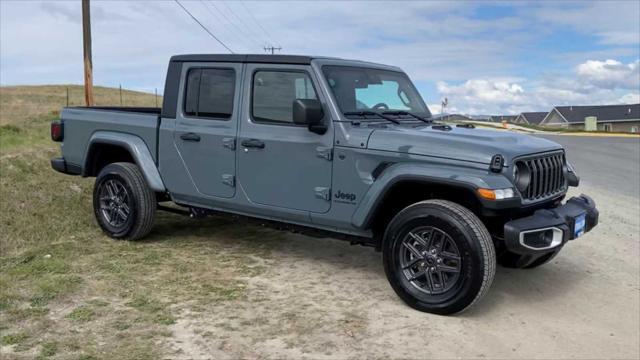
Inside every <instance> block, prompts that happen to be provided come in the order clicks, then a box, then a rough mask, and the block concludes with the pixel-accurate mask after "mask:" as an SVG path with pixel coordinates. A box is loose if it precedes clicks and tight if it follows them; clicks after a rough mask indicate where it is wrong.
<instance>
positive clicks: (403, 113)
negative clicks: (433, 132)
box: [383, 111, 433, 124]
mask: <svg viewBox="0 0 640 360" xmlns="http://www.w3.org/2000/svg"><path fill="white" fill-rule="evenodd" d="M383 114H386V115H396V116H398V115H400V116H401V115H409V116H411V117H412V118H414V119H418V120H420V121H422V122H424V123H427V124H431V123H432V122H433V120H430V119H427V118H423V117H422V116H418V115H416V114H414V113H410V112H408V111H385V112H383Z"/></svg>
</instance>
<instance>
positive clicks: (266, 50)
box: [264, 46, 282, 55]
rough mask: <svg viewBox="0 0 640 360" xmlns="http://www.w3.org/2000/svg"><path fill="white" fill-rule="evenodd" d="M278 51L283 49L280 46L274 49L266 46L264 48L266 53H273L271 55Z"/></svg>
mask: <svg viewBox="0 0 640 360" xmlns="http://www.w3.org/2000/svg"><path fill="white" fill-rule="evenodd" d="M276 50H278V51H280V50H282V48H281V47H280V46H278V47H274V46H265V47H264V51H265V52H269V51H271V55H273V54H275V52H276Z"/></svg>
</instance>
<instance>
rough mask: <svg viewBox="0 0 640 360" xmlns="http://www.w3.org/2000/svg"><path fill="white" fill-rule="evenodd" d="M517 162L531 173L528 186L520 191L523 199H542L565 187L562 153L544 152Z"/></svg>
mask: <svg viewBox="0 0 640 360" xmlns="http://www.w3.org/2000/svg"><path fill="white" fill-rule="evenodd" d="M518 162H520V163H523V164H524V165H525V166H526V167H527V168H529V172H530V173H531V181H530V182H529V186H528V187H527V188H526V189H525V190H524V191H522V192H521V195H522V196H523V198H524V199H525V200H529V201H533V200H538V199H543V198H546V197H548V196H551V195H554V194H557V193H560V192H562V191H563V190H564V189H565V178H564V172H563V168H564V154H563V153H555V154H545V155H541V156H539V157H536V158H531V159H523V160H517V161H516V163H518Z"/></svg>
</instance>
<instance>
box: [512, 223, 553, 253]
mask: <svg viewBox="0 0 640 360" xmlns="http://www.w3.org/2000/svg"><path fill="white" fill-rule="evenodd" d="M560 244H562V230H560V229H558V228H555V227H553V228H545V229H536V230H528V231H523V232H521V233H520V245H522V246H524V247H526V248H529V249H533V250H547V249H551V248H554V247H556V246H558V245H560Z"/></svg>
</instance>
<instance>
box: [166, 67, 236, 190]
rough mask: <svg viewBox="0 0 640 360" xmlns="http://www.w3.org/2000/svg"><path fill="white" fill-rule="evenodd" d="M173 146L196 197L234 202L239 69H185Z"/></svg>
mask: <svg viewBox="0 0 640 360" xmlns="http://www.w3.org/2000/svg"><path fill="white" fill-rule="evenodd" d="M183 71H184V74H183V79H186V83H185V85H184V88H183V89H184V96H183V97H182V105H183V106H182V109H181V110H182V111H178V114H177V117H176V127H175V131H174V136H173V141H174V144H175V147H176V150H177V152H178V155H179V157H180V159H181V160H182V162H183V164H184V167H185V168H186V170H187V175H188V178H189V180H190V182H191V183H192V186H191V187H190V188H191V189H192V190H190V191H187V193H186V194H185V195H191V196H194V197H196V198H197V197H201V196H202V195H205V196H216V197H223V198H230V197H233V196H234V194H235V175H236V166H235V161H236V158H235V156H236V155H235V154H236V150H235V149H236V134H237V120H238V117H239V116H238V112H239V108H240V107H239V105H238V103H239V102H240V101H239V98H240V97H239V94H240V87H241V77H242V76H241V71H242V64H233V63H229V64H224V63H216V64H215V65H212V64H209V65H207V66H198V65H192V66H184V69H183Z"/></svg>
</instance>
